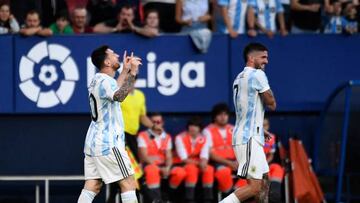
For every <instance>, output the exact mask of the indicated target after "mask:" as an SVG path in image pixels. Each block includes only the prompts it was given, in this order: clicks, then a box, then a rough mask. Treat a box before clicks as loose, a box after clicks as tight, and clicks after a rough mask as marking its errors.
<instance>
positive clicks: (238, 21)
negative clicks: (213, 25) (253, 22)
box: [216, 0, 253, 34]
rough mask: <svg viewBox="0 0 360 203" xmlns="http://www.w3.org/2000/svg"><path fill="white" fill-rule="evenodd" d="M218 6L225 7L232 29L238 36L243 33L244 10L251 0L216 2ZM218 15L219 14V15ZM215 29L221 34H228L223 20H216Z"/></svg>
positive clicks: (244, 25) (219, 0)
mask: <svg viewBox="0 0 360 203" xmlns="http://www.w3.org/2000/svg"><path fill="white" fill-rule="evenodd" d="M217 1H218V5H219V6H221V7H226V8H227V10H228V16H229V18H230V21H231V25H232V26H233V29H234V30H235V31H237V32H238V33H239V34H244V33H245V27H246V24H245V22H246V21H245V20H246V10H247V6H248V3H250V1H253V0H217ZM219 15H220V14H219ZM216 21H217V29H218V30H219V32H221V33H229V31H228V30H227V28H226V25H225V22H224V20H223V18H217V19H216Z"/></svg>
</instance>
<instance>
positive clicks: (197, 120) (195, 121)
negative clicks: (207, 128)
mask: <svg viewBox="0 0 360 203" xmlns="http://www.w3.org/2000/svg"><path fill="white" fill-rule="evenodd" d="M190 125H194V126H198V127H199V128H200V129H202V128H203V124H202V119H201V117H200V116H193V117H191V118H190V119H189V121H188V122H187V125H186V128H189V126H190Z"/></svg>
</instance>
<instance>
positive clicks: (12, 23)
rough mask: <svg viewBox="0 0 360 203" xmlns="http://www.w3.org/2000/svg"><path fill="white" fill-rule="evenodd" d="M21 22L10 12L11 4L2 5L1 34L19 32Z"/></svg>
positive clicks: (0, 15)
mask: <svg viewBox="0 0 360 203" xmlns="http://www.w3.org/2000/svg"><path fill="white" fill-rule="evenodd" d="M19 30H20V27H19V23H18V22H17V21H16V19H15V17H14V16H13V15H12V14H11V12H10V6H9V4H6V3H5V4H1V5H0V34H12V33H17V32H19Z"/></svg>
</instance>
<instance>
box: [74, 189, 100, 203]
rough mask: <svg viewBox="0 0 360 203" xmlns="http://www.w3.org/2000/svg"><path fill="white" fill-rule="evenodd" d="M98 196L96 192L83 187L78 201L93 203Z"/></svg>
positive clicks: (80, 202) (79, 202)
mask: <svg viewBox="0 0 360 203" xmlns="http://www.w3.org/2000/svg"><path fill="white" fill-rule="evenodd" d="M95 196H96V193H95V192H93V191H90V190H86V189H82V190H81V194H80V196H79V199H78V203H91V202H92V201H93V200H94V198H95Z"/></svg>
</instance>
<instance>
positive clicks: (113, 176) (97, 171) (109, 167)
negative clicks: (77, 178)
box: [84, 147, 134, 184]
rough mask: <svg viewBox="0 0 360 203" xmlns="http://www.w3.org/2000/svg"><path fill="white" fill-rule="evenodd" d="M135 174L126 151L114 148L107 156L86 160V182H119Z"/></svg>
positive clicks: (86, 156)
mask: <svg viewBox="0 0 360 203" xmlns="http://www.w3.org/2000/svg"><path fill="white" fill-rule="evenodd" d="M133 174H134V170H133V169H132V167H131V163H130V159H129V156H128V154H127V152H126V150H125V149H118V148H117V147H114V148H112V150H111V151H110V154H108V155H106V156H94V157H91V156H88V155H85V158H84V175H85V180H94V179H102V180H103V181H104V183H105V184H109V183H113V182H117V181H119V180H122V179H124V178H127V177H129V176H131V175H133Z"/></svg>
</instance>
